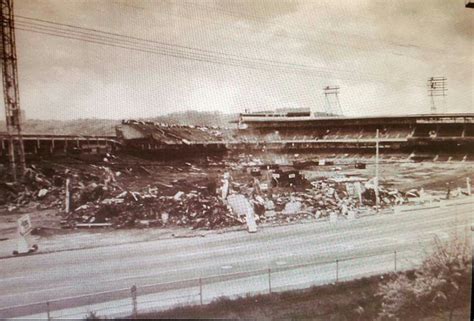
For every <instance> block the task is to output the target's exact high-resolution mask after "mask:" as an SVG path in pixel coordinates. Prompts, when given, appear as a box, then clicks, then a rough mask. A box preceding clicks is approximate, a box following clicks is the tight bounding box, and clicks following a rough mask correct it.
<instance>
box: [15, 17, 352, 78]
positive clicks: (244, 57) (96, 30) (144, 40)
mask: <svg viewBox="0 0 474 321" xmlns="http://www.w3.org/2000/svg"><path fill="white" fill-rule="evenodd" d="M18 17H19V18H23V19H26V20H33V21H39V22H41V23H47V24H53V25H58V26H65V27H68V28H73V29H80V30H86V31H92V32H95V33H99V34H105V35H111V36H114V37H120V38H127V39H132V40H136V41H139V42H145V43H153V44H157V45H163V46H166V47H170V48H174V47H178V48H179V49H183V50H189V51H193V52H194V51H197V52H200V53H207V54H213V55H224V56H228V57H235V58H238V59H245V60H257V61H259V62H264V63H272V64H279V65H288V66H291V67H300V68H308V69H311V70H317V71H321V72H324V71H326V72H330V73H332V72H335V71H338V72H347V73H351V74H353V73H354V72H355V71H354V70H343V69H327V68H322V67H319V66H312V65H306V64H301V63H291V62H283V61H277V60H272V59H263V58H257V57H248V56H242V55H235V54H231V53H226V52H222V51H212V50H205V49H201V48H195V47H190V46H183V45H178V44H169V43H165V42H161V41H155V40H150V39H145V38H139V37H133V36H128V35H122V34H118V33H111V32H106V31H102V30H98V29H92V28H85V27H79V26H73V25H70V24H63V23H57V22H52V21H47V20H43V19H37V18H30V17H24V16H18ZM30 25H31V26H35V27H37V26H38V27H45V26H44V25H41V24H36V25H34V24H31V23H30ZM48 28H50V27H49V26H48ZM57 30H60V31H64V32H74V33H77V31H72V30H66V29H57ZM87 35H91V34H90V33H88V34H87ZM109 40H115V38H109Z"/></svg>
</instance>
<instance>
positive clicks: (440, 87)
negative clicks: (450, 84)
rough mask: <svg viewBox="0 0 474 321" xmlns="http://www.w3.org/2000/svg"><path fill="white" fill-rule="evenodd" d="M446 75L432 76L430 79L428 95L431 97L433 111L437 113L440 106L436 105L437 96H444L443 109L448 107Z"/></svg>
mask: <svg viewBox="0 0 474 321" xmlns="http://www.w3.org/2000/svg"><path fill="white" fill-rule="evenodd" d="M446 80H447V78H446V77H431V78H429V79H428V96H430V97H431V113H432V114H436V113H437V112H438V108H437V106H436V100H437V98H435V97H442V109H445V108H446V96H447V95H446V92H447V91H448V88H447V87H446Z"/></svg>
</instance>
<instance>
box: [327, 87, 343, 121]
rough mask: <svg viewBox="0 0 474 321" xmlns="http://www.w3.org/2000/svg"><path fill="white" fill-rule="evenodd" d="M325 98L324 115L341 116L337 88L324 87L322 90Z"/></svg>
mask: <svg viewBox="0 0 474 321" xmlns="http://www.w3.org/2000/svg"><path fill="white" fill-rule="evenodd" d="M323 90H324V97H325V98H326V108H325V110H326V113H328V114H329V115H336V116H342V108H341V103H340V102H339V86H326V87H324V88H323Z"/></svg>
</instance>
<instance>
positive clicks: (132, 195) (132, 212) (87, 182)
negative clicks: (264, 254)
mask: <svg viewBox="0 0 474 321" xmlns="http://www.w3.org/2000/svg"><path fill="white" fill-rule="evenodd" d="M106 158H107V159H108V161H107V162H104V164H105V165H104V166H97V165H88V166H87V168H77V167H74V166H67V165H64V164H63V165H57V164H56V165H54V166H53V165H51V166H41V168H40V167H36V166H31V167H29V168H28V170H27V173H26V175H25V181H24V182H23V183H22V184H11V183H4V182H1V183H0V206H5V207H6V208H7V210H9V211H13V210H15V209H18V208H21V207H26V206H30V207H31V206H32V205H33V206H36V208H38V209H45V208H57V209H59V210H60V212H61V213H62V214H61V215H62V216H63V220H62V224H63V227H66V228H74V227H113V228H132V227H142V228H147V227H160V226H181V227H186V228H190V229H220V228H224V227H230V226H239V225H247V228H248V230H249V231H256V227H257V225H258V224H262V223H270V224H282V223H288V222H294V221H301V220H314V219H327V220H330V221H334V220H337V219H338V217H339V218H341V219H347V220H352V219H355V218H356V217H357V216H358V214H359V213H362V212H364V211H367V210H371V211H373V210H374V209H375V206H376V194H377V193H376V192H375V186H376V185H375V184H374V182H373V180H366V179H363V178H359V177H354V176H351V177H347V176H344V175H343V174H340V173H337V174H335V175H333V176H332V177H318V176H311V175H308V172H307V170H309V168H311V166H322V165H321V164H320V162H318V163H317V165H316V162H300V163H298V164H297V166H291V165H286V166H283V165H282V166H280V165H277V164H265V163H264V162H263V161H262V160H260V159H258V158H249V157H235V158H233V159H229V160H225V161H224V160H215V159H208V160H207V164H208V165H209V164H210V166H211V167H212V168H214V169H215V168H217V170H214V171H213V172H212V173H211V172H210V170H209V168H211V167H205V166H200V165H198V164H196V163H190V162H186V163H184V164H181V165H180V166H165V167H162V168H161V171H162V172H160V173H161V174H160V175H168V174H167V173H177V174H176V175H181V177H182V178H181V179H174V180H170V181H166V182H163V181H155V180H154V179H151V180H150V181H149V184H147V185H146V186H136V185H134V184H131V183H130V181H126V180H125V178H126V177H135V178H137V177H138V176H136V175H142V176H144V177H151V176H152V175H153V174H155V173H154V172H153V170H150V169H147V168H146V166H143V165H133V166H128V167H125V168H123V166H122V168H121V169H120V168H117V167H114V166H115V165H114V162H116V161H117V156H114V155H106ZM301 168H304V170H300V169H301ZM134 175H135V176H134ZM153 177H155V176H153ZM189 177H195V179H193V180H190V179H188V178H189ZM307 177H311V178H307ZM65 186H68V188H69V190H68V192H69V193H67V194H66V190H65ZM456 193H458V194H459V193H460V192H458V191H457V190H455V191H452V192H451V195H452V197H454V196H455V195H457V194H456ZM66 195H69V198H68V199H67V200H66ZM378 195H379V198H380V202H379V206H380V208H389V207H392V206H396V205H401V204H403V203H406V202H425V201H430V202H431V201H433V200H434V199H433V198H432V197H430V196H429V195H427V193H425V192H424V191H423V190H416V189H413V190H408V191H406V192H405V193H402V192H400V191H398V190H396V189H391V188H387V187H384V186H379V188H378ZM66 204H67V205H66Z"/></svg>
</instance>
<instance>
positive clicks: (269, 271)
mask: <svg viewBox="0 0 474 321" xmlns="http://www.w3.org/2000/svg"><path fill="white" fill-rule="evenodd" d="M268 292H269V293H272V269H271V268H268Z"/></svg>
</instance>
